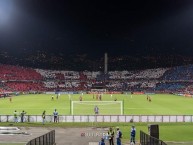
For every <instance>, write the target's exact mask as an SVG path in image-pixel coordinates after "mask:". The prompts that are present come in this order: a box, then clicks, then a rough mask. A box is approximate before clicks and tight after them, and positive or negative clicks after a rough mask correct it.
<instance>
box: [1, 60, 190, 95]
mask: <svg viewBox="0 0 193 145" xmlns="http://www.w3.org/2000/svg"><path fill="white" fill-rule="evenodd" d="M0 70H1V73H0V80H1V83H0V91H1V92H3V91H56V90H59V91H80V90H83V91H89V90H90V89H91V88H105V89H108V90H111V91H144V90H145V91H183V90H186V91H191V90H192V88H193V87H192V86H193V85H192V81H191V80H192V78H193V66H192V65H188V66H179V67H174V68H157V69H147V70H137V71H110V72H108V73H107V74H103V73H102V72H90V71H83V72H77V71H63V70H62V71H54V70H43V69H32V68H24V67H20V66H11V65H3V64H0Z"/></svg>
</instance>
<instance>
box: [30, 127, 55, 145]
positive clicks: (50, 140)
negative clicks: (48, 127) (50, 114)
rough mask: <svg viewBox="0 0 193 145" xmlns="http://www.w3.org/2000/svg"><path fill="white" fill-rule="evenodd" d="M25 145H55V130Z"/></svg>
mask: <svg viewBox="0 0 193 145" xmlns="http://www.w3.org/2000/svg"><path fill="white" fill-rule="evenodd" d="M26 145H55V130H52V131H50V132H48V133H46V134H44V135H42V136H39V137H37V138H34V139H32V140H30V141H29V142H28V143H27V144H26Z"/></svg>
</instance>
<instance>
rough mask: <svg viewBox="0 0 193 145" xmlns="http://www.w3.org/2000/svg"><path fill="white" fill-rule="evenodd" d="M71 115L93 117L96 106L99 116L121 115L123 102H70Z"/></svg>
mask: <svg viewBox="0 0 193 145" xmlns="http://www.w3.org/2000/svg"><path fill="white" fill-rule="evenodd" d="M70 106H71V115H94V114H95V113H94V107H95V106H98V108H99V115H123V101H71V105H70Z"/></svg>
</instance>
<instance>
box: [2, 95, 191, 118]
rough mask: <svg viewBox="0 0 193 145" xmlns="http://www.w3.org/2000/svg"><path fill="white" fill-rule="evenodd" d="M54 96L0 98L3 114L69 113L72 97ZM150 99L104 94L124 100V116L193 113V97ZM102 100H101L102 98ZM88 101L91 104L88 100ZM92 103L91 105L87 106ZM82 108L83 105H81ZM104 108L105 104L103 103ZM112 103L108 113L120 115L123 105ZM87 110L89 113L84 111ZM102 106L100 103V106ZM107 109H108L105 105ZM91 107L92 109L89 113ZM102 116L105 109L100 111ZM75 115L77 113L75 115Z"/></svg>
mask: <svg viewBox="0 0 193 145" xmlns="http://www.w3.org/2000/svg"><path fill="white" fill-rule="evenodd" d="M51 96H52V95H46V94H40V95H39V94H35V95H20V96H15V97H12V102H10V101H9V98H5V99H4V98H1V99H0V110H1V112H0V114H1V115H13V112H14V110H17V111H18V112H21V111H22V110H25V111H26V112H27V114H28V115H40V114H42V112H43V110H46V114H47V115H51V114H52V113H53V111H54V109H57V110H58V112H59V114H60V115H70V113H71V111H70V100H69V96H68V95H61V96H60V97H59V99H58V100H57V99H56V96H54V100H51ZM79 96H80V95H78V94H77V95H71V96H70V97H71V100H73V101H78V100H79ZM150 96H151V100H152V101H151V102H149V101H147V99H146V95H132V97H131V95H126V94H118V95H117V94H116V95H115V94H114V95H113V97H112V98H111V96H110V95H108V94H107V95H103V97H102V100H103V101H113V100H114V99H115V98H117V100H118V101H122V100H124V105H123V106H124V107H123V108H124V110H123V112H124V114H125V115H191V114H193V107H192V104H193V99H192V98H185V97H182V96H175V95H171V94H155V95H150ZM83 101H96V99H93V95H91V94H90V95H89V94H84V95H83ZM99 102H100V101H99ZM88 104H89V103H88ZM88 106H89V105H88ZM79 107H81V106H79ZM93 107H94V105H93V106H92V107H90V106H89V107H87V106H85V105H82V108H80V110H78V111H76V112H75V113H77V114H81V115H85V114H91V115H92V114H94V112H93ZM101 107H105V105H104V106H101ZM110 107H114V105H113V104H112V106H110V105H106V113H105V114H115V113H116V114H118V113H117V112H120V107H119V106H116V107H117V109H118V111H113V110H112V109H110ZM83 109H85V110H87V113H84V112H85V111H84V110H83ZM99 109H100V106H99ZM104 109H105V108H104ZM88 110H89V111H90V112H88ZM100 114H101V115H102V112H100ZM75 115H76V114H75Z"/></svg>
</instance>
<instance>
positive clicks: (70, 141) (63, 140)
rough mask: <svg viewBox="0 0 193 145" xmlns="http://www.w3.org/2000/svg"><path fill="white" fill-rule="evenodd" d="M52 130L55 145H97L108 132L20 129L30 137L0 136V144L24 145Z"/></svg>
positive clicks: (66, 129) (86, 129) (80, 129)
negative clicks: (54, 135)
mask: <svg viewBox="0 0 193 145" xmlns="http://www.w3.org/2000/svg"><path fill="white" fill-rule="evenodd" d="M53 129H54V130H55V131H56V137H55V139H56V145H98V142H99V141H100V139H101V137H102V136H103V135H105V134H106V133H107V131H108V128H52V127H50V128H49V127H20V130H19V131H18V132H20V133H21V132H26V133H28V134H30V135H24V134H17V135H0V142H4V143H5V142H9V143H16V142H17V143H24V144H25V143H26V142H28V141H29V140H31V139H33V138H35V137H38V136H41V135H43V134H45V133H47V132H49V131H51V130H53ZM106 145H108V140H107V141H106ZM124 145H126V144H124Z"/></svg>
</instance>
